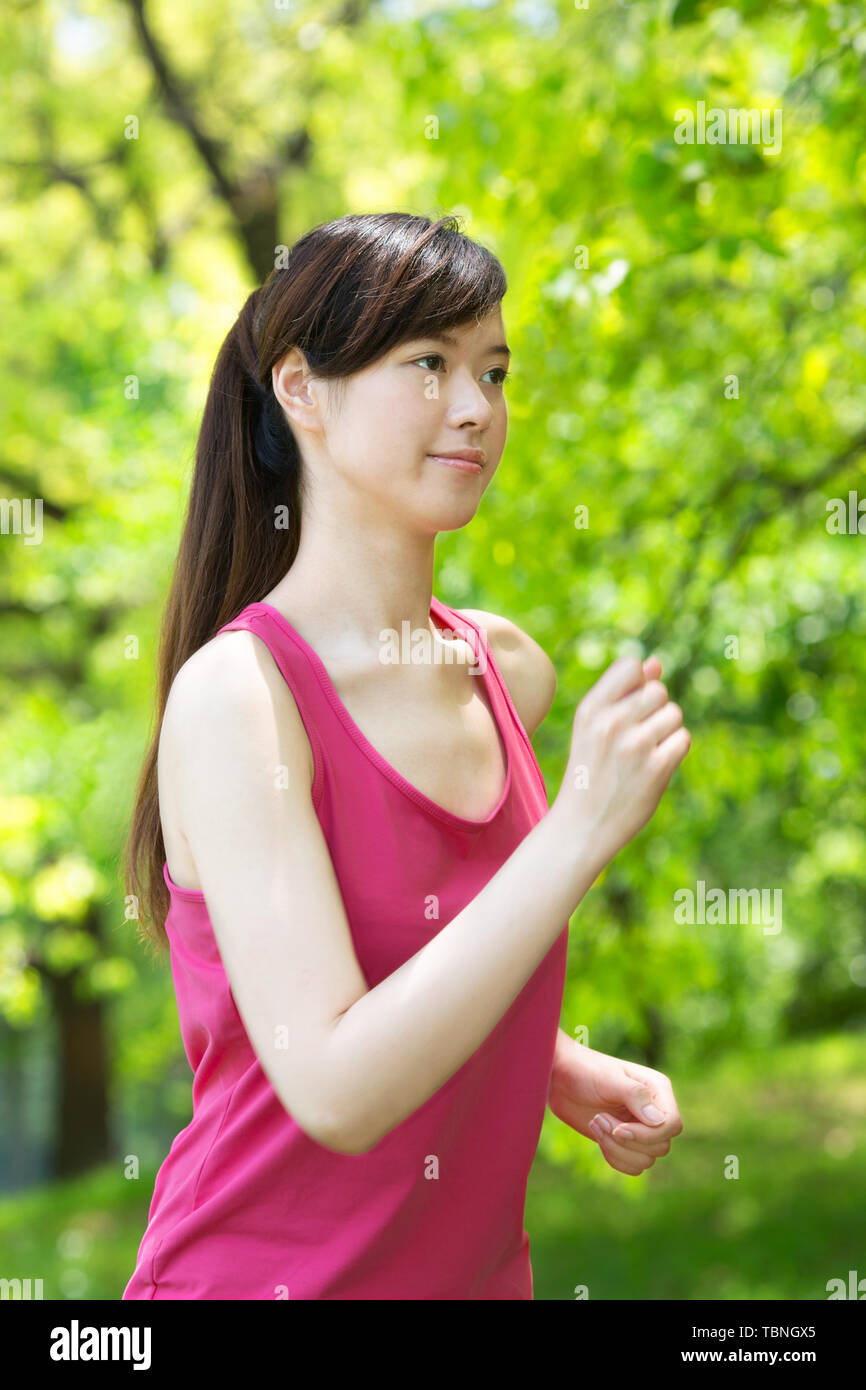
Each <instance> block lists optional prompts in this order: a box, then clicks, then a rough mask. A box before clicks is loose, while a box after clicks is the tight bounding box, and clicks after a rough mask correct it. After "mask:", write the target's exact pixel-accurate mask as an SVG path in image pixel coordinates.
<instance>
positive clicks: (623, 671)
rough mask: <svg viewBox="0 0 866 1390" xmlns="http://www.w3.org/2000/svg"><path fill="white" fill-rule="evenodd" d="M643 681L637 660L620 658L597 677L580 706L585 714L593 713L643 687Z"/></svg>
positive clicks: (641, 670)
mask: <svg viewBox="0 0 866 1390" xmlns="http://www.w3.org/2000/svg"><path fill="white" fill-rule="evenodd" d="M645 681H646V677H645V675H644V673H643V667H642V666H641V664H640V662H639V661H638V660H637V658H636V657H634V656H621V657H620V658H619V660H618V661H615V662H614V663H613V665H612V666H609V667H608V668H607V670H606V671H605V673H604V675H603V676H600V677H599V679H598V680H597V681H596V683H595V685H594V686H593V687H592V689H591V690H589V691H588V692H587V694H586V695H584V697H583V700H582V701H581V704H582V705H583V707H584V709H585V710H586V711H587V712H591V711H594V710H596V709H598V708H600V707H601V706H603V705H609V704H612V703H613V701H614V700H619V699H621V697H622V696H623V695H627V694H628V692H629V691H630V690H635V689H636V688H637V687H638V686H641V685H643V684H644V683H645ZM578 708H580V706H578Z"/></svg>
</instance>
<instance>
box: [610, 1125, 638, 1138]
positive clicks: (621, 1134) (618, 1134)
mask: <svg viewBox="0 0 866 1390" xmlns="http://www.w3.org/2000/svg"><path fill="white" fill-rule="evenodd" d="M613 1137H614V1139H634V1134H633V1133H632V1131H631V1130H630V1129H625V1128H623V1127H622V1126H618V1127H617V1128H616V1129H615V1130H614V1132H613Z"/></svg>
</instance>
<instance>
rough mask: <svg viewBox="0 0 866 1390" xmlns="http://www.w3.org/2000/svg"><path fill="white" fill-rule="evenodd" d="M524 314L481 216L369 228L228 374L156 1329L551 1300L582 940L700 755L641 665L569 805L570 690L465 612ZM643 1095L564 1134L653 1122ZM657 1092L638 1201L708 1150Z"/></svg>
mask: <svg viewBox="0 0 866 1390" xmlns="http://www.w3.org/2000/svg"><path fill="white" fill-rule="evenodd" d="M505 290H506V281H505V275H504V273H503V270H502V267H501V265H500V264H499V262H498V261H497V260H496V258H495V257H494V256H492V255H491V254H490V252H488V251H487V250H486V249H484V248H483V247H481V246H479V245H477V244H476V243H474V242H472V241H471V240H469V239H468V238H467V237H466V236H465V235H463V234H462V233H461V232H459V231H458V230H457V227H456V223H455V219H453V218H441V219H440V220H439V221H437V222H431V221H429V220H428V219H426V218H422V217H416V216H410V215H404V214H398V213H391V214H382V215H358V216H346V217H341V218H338V219H337V220H336V221H333V222H330V223H328V224H325V225H322V226H319V227H316V228H314V229H313V230H312V231H310V232H308V233H307V234H306V235H305V236H303V237H301V239H300V240H299V241H298V242H297V243H296V244H295V246H294V247H293V248H292V250H291V252H290V254H289V256H288V257H287V261H286V265H285V267H283V268H280V269H277V270H275V271H274V272H273V273H272V274H271V275H270V276H269V278H268V280H267V282H266V283H265V284H264V285H263V286H262V287H261V288H260V289H258V290H256V291H255V292H254V293H253V294H252V295H251V296H250V297H249V299H248V300H247V302H246V304H245V305H244V307H243V309H242V311H241V314H240V317H239V318H238V321H237V323H236V324H235V325H234V327H233V328H232V330H231V332H230V333H229V335H228V337H227V339H226V341H225V343H224V345H223V347H222V349H221V351H220V354H219V357H218V360H217V363H216V367H215V370H214V375H213V380H212V382H211V387H210V393H209V396H208V399H207V403H206V406H205V412H204V419H203V424H202V429H201V435H200V438H199V443H198V450H197V459H196V470H195V476H194V480H193V485H192V495H191V500H190V506H189V512H188V516H187V520H186V526H185V530H184V534H183V539H182V542H181V547H180V555H179V561H178V565H177V570H176V574H175V578H174V583H173V587H172V591H171V595H170V599H169V603H168V609H167V614H166V620H165V625H164V632H163V638H162V646H161V654H160V661H161V665H160V690H159V717H158V721H157V730H156V734H155V736H154V741H153V745H152V747H151V749H150V752H149V755H148V759H147V761H146V763H145V766H144V769H143V773H142V778H141V782H140V784H139V788H138V792H137V797H136V803H135V808H134V813H133V820H132V827H131V833H130V837H129V843H128V846H127V855H126V864H127V869H126V873H127V884H128V886H129V888H130V889H131V891H134V892H135V893H136V894H137V896H138V900H139V903H140V904H142V906H143V908H144V909H146V910H145V911H143V913H142V924H143V932H144V936H145V938H146V940H147V941H148V942H149V943H151V944H152V945H153V946H154V947H163V948H164V945H165V942H166V941H167V942H168V945H169V947H170V958H171V967H172V973H173V979H174V985H175V989H176V992H177V1002H178V1009H179V1015H180V1026H181V1031H182V1035H183V1041H184V1046H185V1049H186V1054H187V1057H188V1059H189V1062H190V1065H191V1067H192V1069H193V1072H194V1078H193V1087H192V1090H193V1117H192V1120H191V1122H190V1124H189V1125H187V1127H186V1128H185V1129H184V1130H183V1131H182V1132H181V1133H180V1134H179V1135H178V1136H177V1138H176V1139H175V1141H174V1143H173V1144H172V1146H171V1150H170V1152H169V1154H168V1156H167V1158H166V1160H165V1162H164V1163H163V1165H162V1167H161V1168H160V1171H159V1174H158V1176H157V1179H156V1185H155V1189H154V1194H153V1201H152V1204H151V1208H150V1217H149V1222H148V1226H147V1230H146V1231H145V1234H144V1237H143V1239H142V1242H141V1246H140V1250H139V1254H138V1261H137V1264H136V1268H135V1271H134V1273H133V1275H132V1277H131V1279H130V1281H129V1284H128V1285H127V1287H126V1290H125V1292H124V1295H123V1297H124V1298H125V1299H137V1298H141V1299H154V1298H156V1299H221V1298H227V1299H277V1298H294V1299H379V1298H383V1299H391V1298H394V1299H529V1298H531V1297H532V1271H531V1266H530V1261H529V1247H528V1238H527V1235H526V1232H525V1230H524V1229H523V1212H524V1200H525V1194H526V1182H527V1177H528V1174H529V1169H530V1167H531V1164H532V1161H533V1157H534V1154H535V1150H536V1145H537V1141H538V1136H539V1132H540V1129H541V1123H542V1119H543V1116H544V1109H545V1105H546V1103H547V1102H548V1099H549V1098H550V1097H551V1095H552V1094H553V1086H552V1077H553V1076H554V1075H555V1073H554V1057H555V1053H556V1054H557V1055H558V1049H559V1046H560V1043H559V1039H560V1038H562V1037H563V1036H564V1035H562V1034H558V1033H557V1027H558V1022H559V1016H560V1009H561V1004H562V991H563V983H564V975H565V957H566V947H567V940H568V922H569V918H570V916H571V914H572V913H573V912H574V910H575V908H576V907H577V905H578V903H579V902H580V900H581V899H582V897H583V896H584V894H585V893H586V891H587V889H588V888H589V887H590V885H591V884H592V883H593V881H594V880H595V878H596V877H597V876H598V874H599V873H600V871H601V869H602V868H603V867H604V865H605V864H606V863H608V861H609V860H610V859H611V858H612V857H613V856H614V855H615V854H616V853H617V852H618V851H619V849H620V848H621V847H622V846H623V845H624V844H625V843H627V841H628V840H630V839H631V838H632V837H633V836H634V835H635V834H636V833H637V832H638V830H639V829H640V828H641V827H642V826H643V825H645V824H646V822H647V821H648V819H649V818H650V816H651V815H652V814H653V812H654V810H655V808H656V806H657V804H658V802H659V799H660V798H661V795H662V793H663V791H664V789H665V787H666V786H667V783H668V781H669V779H670V777H671V775H672V773H673V772H674V770H675V768H676V767H677V765H678V764H679V763H680V762H681V761H682V759H683V757H684V756H685V754H686V752H687V751H688V747H689V736H688V733H687V732H686V731H685V730H684V729H683V728H682V727H681V724H682V716H681V714H680V711H679V710H678V708H677V707H676V706H675V705H672V704H671V703H670V702H669V701H668V700H667V693H666V691H665V688H664V686H663V685H661V684H660V682H659V681H658V680H657V679H654V677H656V676H658V674H659V673H660V667H659V664H658V662H657V661H656V660H655V659H654V658H652V659H650V660H649V661H648V662H646V663H644V665H643V666H641V664H640V663H639V662H637V661H634V660H620V661H618V662H615V663H614V665H613V666H611V667H610V669H609V670H608V671H607V672H606V673H605V674H604V676H602V678H601V680H600V681H599V682H598V683H597V684H596V685H595V686H594V687H593V689H592V690H591V691H590V692H589V694H588V695H587V696H586V698H585V699H584V700H583V701H582V703H581V704H580V706H579V707H578V709H577V712H576V715H575V721H574V731H573V738H572V747H571V753H570V759H569V764H568V767H567V769H566V774H565V777H564V779H563V783H562V786H561V788H560V791H559V794H558V795H557V797H556V799H555V802H554V803H553V805H552V806H550V807H549V806H548V797H547V792H546V789H545V784H544V780H543V778H542V775H541V771H540V769H539V767H538V763H537V761H536V759H535V756H534V754H533V750H532V747H531V744H530V742H529V734H531V732H532V731H533V729H534V728H535V727H536V726H537V725H538V723H539V722H540V721H541V719H543V717H544V715H545V714H546V713H547V709H548V707H549V705H550V702H551V700H552V697H553V690H554V683H555V677H554V672H553V668H552V665H551V663H550V661H549V660H548V658H547V656H546V655H545V653H544V652H543V651H542V650H541V648H540V647H538V646H537V644H536V643H535V642H534V641H532V639H531V638H529V637H528V636H527V635H526V634H524V633H522V632H521V631H520V630H519V629H518V628H517V627H515V626H514V625H513V624H512V623H510V622H508V621H506V620H505V619H503V618H499V617H496V616H494V615H492V614H489V613H479V612H476V611H463V612H457V611H456V610H454V609H451V608H449V607H448V606H447V605H446V604H445V603H443V602H441V601H440V600H439V599H437V598H435V597H434V596H433V594H432V576H433V560H434V544H435V539H436V535H437V533H438V532H440V531H452V530H454V529H455V528H457V527H461V526H465V525H466V524H467V523H468V522H469V521H470V520H471V519H472V517H473V516H474V514H475V512H476V510H477V508H478V504H479V502H480V501H481V497H482V494H483V493H484V492H485V490H486V489H487V488H488V487H489V485H490V483H491V480H492V478H493V474H494V473H495V471H496V468H497V466H498V464H499V461H500V458H501V456H502V451H503V448H504V445H505V436H506V426H507V413H506V405H505V394H504V390H503V382H504V379H505V377H506V375H507V368H508V361H509V350H508V347H507V345H506V341H505V330H504V325H503V321H502V315H501V301H502V299H503V296H504V294H505ZM395 655H396V656H397V658H398V659H396V660H395V659H394V657H395ZM149 919H150V924H149V925H147V924H148V921H149ZM565 1041H566V1043H568V1041H569V1040H568V1039H567V1038H566V1039H565ZM571 1046H572V1048H573V1049H574V1052H575V1053H577V1052H580V1053H583V1054H589V1053H590V1049H582V1048H578V1047H577V1044H575V1043H572V1044H571ZM592 1057H593V1058H598V1057H600V1054H596V1053H593V1054H592ZM603 1061H604V1062H605V1063H609V1062H612V1061H614V1059H603ZM577 1065H578V1064H577V1063H575V1062H574V1060H573V1058H571V1057H570V1058H569V1062H568V1068H570V1069H571V1070H570V1072H569V1075H570V1077H571V1079H572V1080H573V1079H574V1076H575V1075H576V1074H577V1073H576V1067H577ZM580 1065H583V1063H581V1064H580ZM623 1065H624V1064H621V1063H617V1066H618V1067H622V1066H623ZM562 1070H563V1074H565V1071H566V1070H567V1068H565V1067H563V1069H562ZM581 1074H582V1073H581ZM611 1075H612V1074H611V1073H610V1072H609V1071H608V1072H607V1073H605V1074H604V1076H605V1080H604V1082H603V1083H602V1081H601V1080H600V1079H599V1078H600V1077H602V1072H601V1071H599V1072H597V1073H594V1076H593V1083H592V1087H590V1086H589V1083H588V1082H587V1086H586V1088H585V1090H586V1092H587V1095H588V1097H589V1098H588V1099H586V1096H584V1094H583V1093H582V1092H581V1086H580V1085H574V1086H572V1088H571V1090H569V1092H568V1095H567V1097H564V1098H563V1099H562V1101H561V1104H560V1108H559V1111H558V1113H562V1114H563V1116H564V1118H566V1119H567V1120H568V1122H569V1123H573V1124H575V1127H580V1128H582V1130H583V1132H586V1133H590V1132H592V1131H590V1130H589V1128H588V1126H589V1120H590V1118H591V1117H592V1115H593V1114H595V1111H596V1110H598V1109H599V1108H600V1106H599V1103H598V1099H597V1097H599V1096H600V1097H601V1099H602V1101H603V1102H604V1103H606V1105H607V1108H608V1112H609V1113H613V1115H614V1116H615V1117H618V1118H620V1119H622V1118H630V1117H632V1116H633V1115H636V1114H637V1113H638V1112H637V1110H636V1109H635V1108H634V1106H633V1104H632V1103H631V1102H629V1103H628V1104H625V1105H624V1106H623V1105H622V1104H620V1102H621V1100H622V1099H623V1097H624V1096H625V1090H624V1089H622V1088H620V1073H619V1072H617V1073H616V1076H615V1078H614V1080H613V1081H611V1082H610V1084H608V1082H609V1078H610V1076H611ZM622 1077H623V1078H625V1079H623V1080H622V1087H623V1088H624V1087H626V1086H628V1087H630V1088H631V1089H632V1090H633V1091H634V1092H635V1094H638V1093H639V1094H640V1098H641V1099H642V1100H645V1099H647V1098H649V1096H650V1094H651V1093H652V1094H653V1095H655V1097H656V1099H660V1100H661V1101H662V1102H664V1101H667V1104H666V1106H665V1109H666V1111H667V1120H666V1124H665V1126H664V1127H663V1128H662V1129H660V1130H659V1131H658V1133H657V1134H656V1135H654V1134H653V1132H652V1130H651V1129H650V1128H649V1127H648V1126H645V1125H642V1124H640V1123H632V1124H631V1125H630V1129H632V1131H633V1132H634V1131H638V1132H639V1133H638V1134H637V1140H636V1142H635V1144H634V1148H633V1150H632V1151H631V1152H629V1150H628V1148H627V1147H626V1145H627V1141H626V1140H625V1139H624V1138H623V1137H622V1136H619V1138H618V1139H609V1140H607V1141H606V1142H608V1143H609V1144H610V1148H609V1150H608V1151H607V1152H606V1156H607V1157H608V1160H609V1161H611V1162H613V1158H617V1159H618V1162H616V1163H614V1166H617V1167H620V1168H621V1169H622V1171H624V1172H639V1171H643V1169H644V1168H645V1167H646V1166H648V1165H649V1163H651V1162H652V1161H654V1157H655V1155H657V1154H659V1153H664V1152H667V1150H668V1148H669V1144H670V1136H671V1135H672V1134H674V1133H677V1132H678V1128H677V1127H678V1126H679V1127H680V1128H681V1126H680V1125H679V1117H678V1115H677V1113H676V1106H675V1103H674V1102H673V1097H672V1094H670V1092H669V1087H668V1086H667V1083H666V1079H665V1078H663V1077H661V1078H660V1074H659V1073H649V1072H648V1070H647V1069H645V1068H631V1069H629V1072H628V1075H627V1078H626V1073H625V1072H623V1073H622ZM650 1078H660V1080H659V1084H658V1085H657V1086H655V1087H654V1086H652V1085H650V1086H649V1087H647V1085H646V1084H645V1083H646V1082H647V1081H648V1079H650ZM593 1087H594V1089H593ZM618 1088H620V1089H618ZM587 1106H588V1107H589V1108H588V1113H587V1114H586V1115H585V1116H584V1115H583V1110H584V1109H585V1108H586V1107H587ZM569 1107H571V1110H569ZM578 1111H579V1112H580V1115H578ZM584 1126H586V1128H584ZM623 1155H625V1157H624V1158H623Z"/></svg>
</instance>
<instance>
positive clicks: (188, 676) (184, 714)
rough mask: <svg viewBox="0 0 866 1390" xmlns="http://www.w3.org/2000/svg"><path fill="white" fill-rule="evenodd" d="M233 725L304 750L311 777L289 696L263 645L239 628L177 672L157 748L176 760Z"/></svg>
mask: <svg viewBox="0 0 866 1390" xmlns="http://www.w3.org/2000/svg"><path fill="white" fill-rule="evenodd" d="M239 723H241V724H244V725H247V726H248V728H249V726H250V725H251V724H253V725H256V726H258V727H260V728H267V727H269V726H271V725H274V724H275V725H277V726H278V727H279V729H280V732H281V733H282V735H283V736H284V737H288V738H289V739H290V741H291V742H292V743H293V744H294V745H295V746H296V747H298V748H300V749H302V750H303V749H304V748H305V752H306V758H307V762H308V765H309V769H310V776H311V778H312V773H313V755H312V749H311V748H310V745H309V741H308V739H307V736H306V731H305V729H304V726H303V722H302V720H301V716H300V713H299V711H298V707H297V705H296V703H295V699H294V696H293V695H292V692H291V689H290V687H289V685H288V684H287V682H286V680H285V677H284V676H283V674H282V672H281V671H280V669H279V667H278V666H277V664H276V662H275V660H274V658H273V656H272V654H271V652H270V649H269V648H268V646H267V644H266V643H265V642H264V641H263V640H262V639H261V638H260V637H257V636H256V635H255V633H252V632H249V631H247V630H246V629H244V628H237V629H235V630H234V631H232V632H221V633H219V634H218V635H217V636H216V637H212V638H211V640H210V641H209V642H205V644H204V645H203V646H202V647H199V649H198V650H197V651H195V652H193V654H192V656H190V657H188V658H187V660H186V661H185V662H184V664H183V665H182V666H181V667H180V669H179V671H178V672H177V674H176V675H175V678H174V680H173V682H172V685H171V689H170V691H169V695H168V700H167V701H166V707H165V714H164V716H163V727H162V733H161V738H160V742H161V744H162V742H163V741H164V742H165V744H166V745H167V747H169V748H170V750H171V751H172V753H174V754H175V755H176V756H177V757H178V758H180V757H181V756H182V754H183V750H184V749H187V748H189V747H190V746H191V745H192V744H194V743H198V742H199V741H200V740H201V739H206V740H207V741H208V743H210V744H212V743H213V741H214V740H215V739H221V737H222V736H223V735H225V736H226V740H227V741H229V736H230V735H232V734H234V733H237V731H238V725H239Z"/></svg>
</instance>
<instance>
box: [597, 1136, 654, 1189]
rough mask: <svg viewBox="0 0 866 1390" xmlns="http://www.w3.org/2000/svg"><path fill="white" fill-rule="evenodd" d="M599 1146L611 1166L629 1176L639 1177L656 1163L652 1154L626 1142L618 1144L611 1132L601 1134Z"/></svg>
mask: <svg viewBox="0 0 866 1390" xmlns="http://www.w3.org/2000/svg"><path fill="white" fill-rule="evenodd" d="M598 1146H599V1148H600V1149H601V1151H602V1153H603V1154H604V1156H605V1158H606V1160H607V1162H608V1163H609V1164H610V1166H611V1168H616V1170H617V1172H619V1173H627V1174H628V1175H629V1177H635V1178H636V1177H638V1176H639V1175H640V1174H641V1173H645V1172H646V1170H647V1169H648V1168H651V1167H652V1166H653V1164H654V1163H655V1158H654V1156H653V1155H652V1154H647V1153H641V1152H639V1151H636V1150H635V1149H633V1148H629V1147H627V1146H626V1145H625V1144H618V1143H617V1142H616V1140H615V1139H614V1138H613V1137H612V1136H611V1135H609V1134H603V1135H601V1137H600V1138H599V1140H598Z"/></svg>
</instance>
